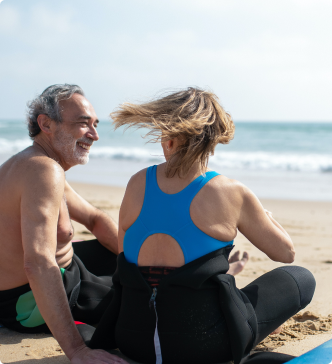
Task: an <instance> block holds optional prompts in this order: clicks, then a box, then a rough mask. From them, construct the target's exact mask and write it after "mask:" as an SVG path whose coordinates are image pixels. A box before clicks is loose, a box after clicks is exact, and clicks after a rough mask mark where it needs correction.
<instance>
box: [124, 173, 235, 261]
mask: <svg viewBox="0 0 332 364" xmlns="http://www.w3.org/2000/svg"><path fill="white" fill-rule="evenodd" d="M218 175H219V174H218V173H216V172H212V171H211V172H206V174H205V175H204V176H203V175H202V176H199V177H197V178H196V179H195V180H194V181H192V182H191V183H190V184H189V185H188V186H187V187H186V188H184V189H183V190H182V191H180V192H178V193H174V194H167V193H165V192H163V191H162V190H161V189H160V188H159V186H158V183H157V166H151V167H149V168H148V169H147V171H146V184H145V196H144V202H143V206H142V210H141V212H140V214H139V216H138V218H137V219H136V221H135V222H134V223H133V224H132V225H131V226H130V228H129V229H128V230H127V231H126V233H125V236H124V240H123V251H124V255H125V257H126V259H127V261H128V262H130V263H135V264H137V260H138V254H139V251H140V249H141V246H142V244H143V243H144V241H145V239H146V238H147V237H148V236H150V235H153V234H158V233H163V234H167V235H170V236H172V237H173V238H174V239H175V240H176V241H177V242H178V244H179V245H180V247H181V249H182V251H183V255H184V259H185V263H189V262H191V261H193V260H195V259H197V258H200V257H202V256H203V255H205V254H208V253H211V252H213V251H215V250H218V249H220V248H223V247H225V246H227V245H232V244H233V240H232V241H228V242H225V241H220V240H217V239H214V238H212V237H211V236H209V235H207V234H205V233H204V232H203V231H202V230H200V229H199V228H198V227H197V226H196V225H195V224H194V223H193V221H192V220H191V217H190V205H191V202H192V200H193V199H194V197H195V196H196V194H197V193H198V191H199V190H200V189H201V188H202V187H203V186H204V185H205V184H206V183H207V182H209V181H210V180H211V179H212V178H213V177H216V176H218Z"/></svg>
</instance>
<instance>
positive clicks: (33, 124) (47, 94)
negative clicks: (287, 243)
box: [27, 84, 84, 139]
mask: <svg viewBox="0 0 332 364" xmlns="http://www.w3.org/2000/svg"><path fill="white" fill-rule="evenodd" d="M74 94H79V95H82V96H84V92H83V90H82V89H81V88H80V87H79V86H77V85H68V84H64V85H52V86H49V87H47V89H45V90H44V91H43V92H42V94H41V95H39V96H37V97H36V98H35V99H34V100H32V101H30V102H28V113H27V121H28V130H29V136H30V138H31V139H34V138H35V136H36V135H38V134H39V133H40V127H39V125H38V122H37V118H38V115H40V114H45V115H47V116H48V117H49V118H50V119H52V120H54V121H56V122H57V123H61V121H62V118H61V111H62V110H61V108H60V105H59V102H60V101H62V100H68V99H70V98H71V97H72V96H73V95H74Z"/></svg>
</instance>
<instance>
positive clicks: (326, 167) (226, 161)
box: [90, 147, 332, 172]
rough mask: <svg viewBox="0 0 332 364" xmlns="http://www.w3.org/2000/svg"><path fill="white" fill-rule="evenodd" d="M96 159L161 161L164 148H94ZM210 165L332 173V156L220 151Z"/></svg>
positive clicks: (261, 169) (92, 154) (93, 154)
mask: <svg viewBox="0 0 332 364" xmlns="http://www.w3.org/2000/svg"><path fill="white" fill-rule="evenodd" d="M90 153H91V157H92V158H103V159H105V158H107V159H115V160H123V161H126V160H127V161H137V162H154V161H155V162H160V161H161V160H163V156H162V155H161V151H160V150H149V149H144V148H121V147H119V148H114V147H93V148H92V149H91V152H90ZM210 164H211V165H214V166H216V167H219V169H220V168H227V169H241V170H253V171H254V170H260V171H269V170H271V171H273V170H279V171H298V172H332V156H330V155H327V154H296V153H273V152H250V153H248V152H216V153H215V155H214V156H212V157H211V158H210Z"/></svg>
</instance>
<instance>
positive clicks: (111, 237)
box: [65, 182, 118, 254]
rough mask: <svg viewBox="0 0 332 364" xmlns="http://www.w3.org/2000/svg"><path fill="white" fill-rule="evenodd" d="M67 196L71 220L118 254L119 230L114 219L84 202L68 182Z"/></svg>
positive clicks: (66, 185) (66, 187)
mask: <svg viewBox="0 0 332 364" xmlns="http://www.w3.org/2000/svg"><path fill="white" fill-rule="evenodd" d="M65 195H66V199H67V206H68V210H69V215H70V218H71V219H73V220H74V221H77V222H79V223H80V224H82V225H84V226H85V227H86V228H87V229H88V230H90V231H91V232H92V234H93V235H94V236H95V237H96V238H97V239H98V241H99V242H100V243H101V244H102V245H103V246H104V247H105V248H107V249H108V250H110V251H111V252H113V253H115V254H118V228H117V225H116V223H115V222H114V221H113V219H112V218H111V217H110V216H108V215H107V214H106V213H105V212H103V211H101V210H99V209H97V208H96V207H94V206H92V205H91V204H89V202H87V201H86V200H84V198H82V197H81V196H80V195H79V194H78V193H76V192H75V191H74V190H73V188H72V187H71V186H70V185H69V184H68V182H65Z"/></svg>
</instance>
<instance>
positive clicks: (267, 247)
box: [238, 186, 295, 263]
mask: <svg viewBox="0 0 332 364" xmlns="http://www.w3.org/2000/svg"><path fill="white" fill-rule="evenodd" d="M242 188H243V190H242V196H243V203H242V207H241V213H240V215H239V221H238V229H239V231H240V232H241V233H242V234H243V235H244V236H245V237H246V238H247V239H248V240H249V241H250V242H251V243H252V244H253V245H255V246H256V247H257V248H258V249H259V250H261V251H262V252H264V253H265V254H266V255H267V256H268V257H269V258H270V259H272V260H274V261H276V262H282V263H292V262H293V261H294V257H295V249H294V245H293V242H292V240H291V238H290V237H289V235H288V234H287V232H286V231H285V229H284V228H283V227H282V226H281V225H280V224H279V223H278V222H277V221H276V220H275V219H274V218H273V217H272V214H271V213H270V212H269V211H266V210H265V209H264V208H263V206H262V204H261V203H260V201H259V200H258V198H257V197H256V196H255V195H254V194H253V193H252V192H251V191H250V190H249V189H248V188H247V187H244V186H243V187H242Z"/></svg>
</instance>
